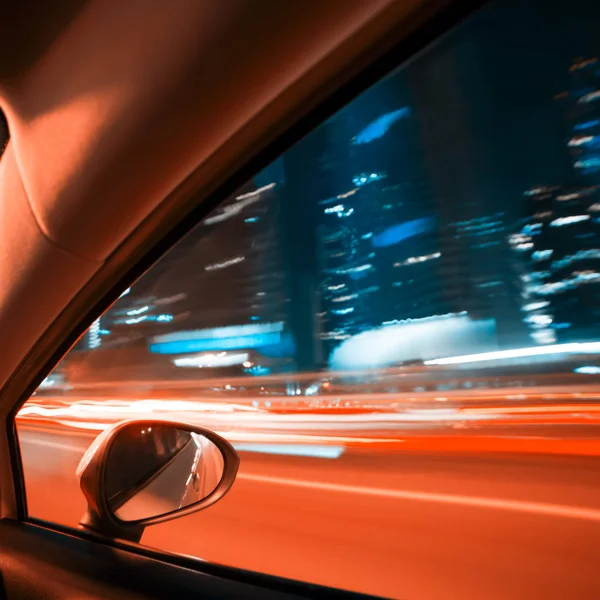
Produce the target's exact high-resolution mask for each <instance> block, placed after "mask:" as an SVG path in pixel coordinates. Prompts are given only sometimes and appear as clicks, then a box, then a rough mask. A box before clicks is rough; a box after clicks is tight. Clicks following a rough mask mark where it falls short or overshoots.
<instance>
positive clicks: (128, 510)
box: [105, 423, 225, 521]
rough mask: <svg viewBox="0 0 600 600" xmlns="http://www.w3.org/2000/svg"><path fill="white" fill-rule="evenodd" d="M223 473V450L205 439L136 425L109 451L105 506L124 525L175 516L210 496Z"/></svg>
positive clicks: (181, 431) (173, 428)
mask: <svg viewBox="0 0 600 600" xmlns="http://www.w3.org/2000/svg"><path fill="white" fill-rule="evenodd" d="M224 470H225V462H224V459H223V454H222V453H221V450H220V449H219V448H218V447H217V446H216V445H215V444H214V443H213V442H212V441H210V440H209V439H208V438H207V437H206V436H204V435H202V434H199V433H194V432H192V431H188V430H185V429H180V428H178V427H176V426H170V425H165V424H160V425H152V424H149V423H144V424H141V425H140V424H134V423H132V424H131V425H130V426H127V427H124V428H123V429H121V430H120V431H119V433H118V434H117V435H116V437H115V439H114V440H113V442H112V443H111V445H110V448H109V450H108V456H107V460H106V469H105V493H106V499H107V504H108V507H109V509H110V510H111V512H112V513H113V514H114V515H115V516H116V517H117V518H118V519H120V520H121V521H138V520H140V519H148V518H151V517H157V516H161V515H164V514H167V513H172V512H174V511H177V510H181V509H183V508H186V507H188V506H190V505H192V504H196V503H198V502H200V501H202V500H204V499H205V498H206V497H208V496H209V495H210V494H211V493H212V492H213V491H214V490H215V489H216V487H217V486H218V485H219V482H220V481H221V479H222V478H223V475H224Z"/></svg>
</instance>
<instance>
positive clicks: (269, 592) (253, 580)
mask: <svg viewBox="0 0 600 600" xmlns="http://www.w3.org/2000/svg"><path fill="white" fill-rule="evenodd" d="M0 539H2V547H1V548H0V577H1V583H2V587H1V588H0V592H1V596H0V597H2V598H6V599H7V600H25V599H29V598H35V599H40V600H45V599H48V600H51V599H54V598H61V599H67V600H68V599H71V598H73V599H75V598H77V599H80V598H86V599H93V598H98V599H103V600H105V599H106V600H110V599H112V598H115V599H117V598H118V599H125V598H127V599H132V600H138V599H139V600H142V599H154V598H165V599H171V598H199V597H201V598H250V599H252V598H256V599H257V600H258V599H262V600H287V599H292V598H302V597H315V596H318V597H321V598H332V599H337V598H340V599H342V598H343V599H346V598H347V599H349V600H350V599H353V598H372V596H363V595H361V594H355V593H350V592H343V591H339V590H334V589H329V588H325V587H321V586H316V585H308V584H305V583H300V582H295V581H291V580H285V579H280V578H277V577H270V576H267V575H259V574H256V573H250V572H245V571H242V570H238V569H232V568H229V567H222V566H219V565H208V564H205V563H202V562H201V561H198V560H195V559H190V558H187V557H178V556H174V555H170V556H169V555H165V554H164V553H155V552H154V551H152V550H150V549H144V548H142V549H140V548H139V547H136V552H135V553H133V552H129V551H128V550H127V549H126V548H125V547H118V544H113V543H112V542H110V543H98V540H94V539H93V538H91V537H90V538H89V539H84V538H83V537H76V536H74V535H69V534H65V533H62V532H58V531H54V530H51V529H48V528H45V527H43V526H41V525H35V524H30V523H20V522H17V521H12V520H9V519H4V520H2V521H0ZM232 543H235V540H232ZM144 554H145V555H144ZM153 554H155V555H156V556H157V557H160V560H158V559H157V558H153V557H152V555H153Z"/></svg>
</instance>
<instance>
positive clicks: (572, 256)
mask: <svg viewBox="0 0 600 600" xmlns="http://www.w3.org/2000/svg"><path fill="white" fill-rule="evenodd" d="M599 67H600V63H599V61H598V60H597V59H595V58H591V59H584V58H580V59H577V60H576V61H575V63H574V64H573V65H572V66H571V68H570V69H569V82H570V83H569V89H568V90H567V91H565V92H563V93H561V94H559V95H558V96H557V97H556V98H557V100H558V101H559V102H560V103H561V106H562V107H563V109H564V110H565V116H566V124H567V129H568V131H567V139H566V148H567V150H568V153H569V155H570V157H571V160H572V165H573V176H572V183H571V184H569V185H556V186H538V187H535V188H532V189H530V190H528V191H526V192H525V198H526V199H527V200H528V203H529V210H528V212H529V215H530V216H529V217H527V218H525V219H524V220H523V221H522V223H520V227H519V229H518V232H517V233H514V234H513V235H511V236H510V238H509V239H510V243H511V246H512V247H513V249H514V250H515V252H517V253H518V254H520V255H521V257H522V273H521V280H522V290H523V291H522V295H523V313H524V317H523V318H524V321H525V323H526V324H527V326H528V328H529V330H530V335H531V338H532V340H533V341H534V342H536V343H553V342H568V341H579V340H591V339H598V337H599V336H600V245H599V240H600V74H599Z"/></svg>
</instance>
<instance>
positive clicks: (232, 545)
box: [20, 424, 600, 600]
mask: <svg viewBox="0 0 600 600" xmlns="http://www.w3.org/2000/svg"><path fill="white" fill-rule="evenodd" d="M93 435H94V434H93V433H85V432H79V431H72V430H68V429H66V428H65V429H63V430H61V429H49V428H47V427H46V428H44V427H41V426H39V427H38V426H36V425H32V424H27V427H26V428H23V429H21V435H20V437H21V445H22V454H23V462H24V467H25V475H26V488H27V495H28V503H29V510H30V514H31V515H32V516H35V517H38V518H42V519H47V520H49V521H55V522H59V523H62V524H67V525H72V526H75V525H76V524H77V522H78V519H79V517H80V516H81V515H82V514H83V511H84V508H85V506H84V501H83V496H82V495H81V492H80V491H79V488H78V482H77V480H76V478H75V468H76V466H77V463H78V461H79V459H80V457H81V455H82V453H83V452H84V450H85V449H86V448H87V446H88V445H89V443H90V442H91V440H92V439H93ZM240 455H241V459H242V461H241V466H240V473H239V476H238V480H237V481H236V483H235V484H234V487H233V489H232V490H231V492H230V493H229V494H228V496H226V497H225V498H224V499H223V500H222V501H221V502H220V503H218V504H217V505H215V506H213V507H211V508H209V509H208V510H207V511H205V512H200V513H196V514H193V515H190V516H188V517H185V518H182V519H180V520H175V521H172V522H170V523H165V524H161V525H156V526H154V527H151V528H149V529H147V531H146V533H145V534H144V537H143V539H142V543H144V544H146V545H149V546H153V547H156V548H160V549H164V550H168V551H172V552H178V553H182V554H188V555H193V556H197V557H202V558H204V559H206V560H210V561H215V562H219V563H223V564H226V565H232V566H236V567H241V568H245V569H251V570H256V571H262V572H266V573H272V574H276V575H279V576H284V577H290V578H295V579H300V580H304V581H310V582H314V583H320V584H324V585H331V586H337V587H342V588H346V589H349V590H354V591H360V592H366V593H371V594H376V595H381V596H386V597H393V598H404V599H407V600H425V599H445V598H461V599H463V600H469V599H481V598H487V599H503V600H504V599H507V598H514V599H521V598H522V599H527V600H531V599H533V598H544V599H545V600H549V599H564V598H578V599H588V598H589V599H590V600H591V599H597V598H600V577H599V576H598V565H599V564H600V563H599V561H600V558H599V555H600V458H597V457H593V456H588V457H585V456H573V455H572V456H561V455H544V454H535V453H513V454H505V453H489V454H487V453H475V452H465V453H457V452H454V453H439V452H438V453H433V452H427V451H418V452H417V451H406V452H397V451H395V452H390V451H386V450H385V449H381V450H373V449H370V450H365V449H363V450H361V449H345V450H344V451H343V452H342V453H341V454H339V455H338V456H337V457H336V456H335V454H329V455H328V454H327V453H324V454H323V457H320V458H319V457H302V456H285V455H278V454H275V455H270V454H264V453H261V452H246V451H243V452H241V453H240ZM325 456H329V458H327V457H325Z"/></svg>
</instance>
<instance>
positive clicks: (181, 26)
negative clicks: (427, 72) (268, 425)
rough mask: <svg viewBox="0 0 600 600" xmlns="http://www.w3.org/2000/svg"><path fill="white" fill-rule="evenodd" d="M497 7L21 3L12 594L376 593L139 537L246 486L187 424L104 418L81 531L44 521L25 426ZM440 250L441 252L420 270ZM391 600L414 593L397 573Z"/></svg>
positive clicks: (4, 133)
mask: <svg viewBox="0 0 600 600" xmlns="http://www.w3.org/2000/svg"><path fill="white" fill-rule="evenodd" d="M486 4H487V2H486V1H485V0H479V1H478V0H285V1H282V0H223V1H219V2H217V1H215V0H152V1H146V2H140V1H134V0H128V1H115V0H63V1H62V2H58V3H57V2H48V1H47V0H21V1H20V2H9V3H8V4H7V6H5V7H3V9H2V16H1V19H0V111H1V113H2V115H3V117H2V120H1V121H0V146H2V147H3V151H2V153H1V157H0V281H1V282H2V285H1V286H0V332H1V339H2V351H1V360H0V597H2V598H6V599H8V600H13V599H14V600H19V599H30V598H31V599H38V598H39V599H46V598H47V599H55V598H56V599H58V598H90V599H91V598H102V599H109V598H115V599H116V598H119V599H121V598H132V599H136V598H140V599H142V598H148V599H150V598H180V597H182V598H188V597H189V598H192V597H194V598H195V597H202V598H257V599H258V598H261V599H263V598H265V599H267V598H273V599H278V598H282V599H283V598H312V597H322V598H368V597H375V596H368V595H365V594H361V593H358V592H352V591H348V589H338V588H337V587H327V586H325V585H317V584H315V583H310V582H303V581H297V580H295V579H291V578H286V577H280V576H276V575H269V574H266V573H259V572H255V571H253V570H251V569H242V568H236V567H233V566H226V565H224V564H218V563H214V562H211V561H208V560H199V559H198V558H195V557H192V556H187V555H182V554H176V553H171V552H166V551H162V550H158V549H155V548H152V547H150V546H146V545H144V543H143V540H142V543H140V540H141V538H142V533H143V532H144V530H145V528H146V527H151V526H152V525H154V524H158V523H162V522H165V521H169V520H171V519H175V518H177V517H179V516H184V515H187V514H190V513H191V512H195V511H199V510H202V509H208V510H209V511H210V510H211V509H210V507H211V506H212V505H213V504H215V503H216V502H218V501H220V500H221V498H222V497H224V496H226V495H227V494H228V493H229V490H230V488H232V486H235V480H236V476H237V474H238V467H239V465H240V456H239V455H238V447H237V446H235V444H233V445H232V443H230V442H229V441H227V440H226V439H225V438H226V437H227V435H225V434H223V437H222V435H221V433H222V432H221V431H219V433H216V432H214V431H212V429H209V428H208V426H207V428H204V427H199V426H196V425H192V424H190V423H188V422H186V421H185V419H183V417H182V418H181V419H178V418H176V417H173V418H170V419H159V418H158V417H157V418H152V419H146V418H141V417H140V418H139V419H137V420H130V421H127V422H121V423H118V424H116V425H113V426H110V427H107V428H106V429H104V431H103V432H102V433H101V434H100V435H99V436H98V437H97V438H96V439H95V441H94V442H93V444H92V445H91V446H90V447H89V449H87V450H86V452H85V454H84V456H83V457H82V458H81V462H79V466H78V468H77V477H78V481H79V484H80V487H81V492H82V499H84V500H85V503H86V504H87V508H86V512H85V513H82V515H81V520H80V522H79V527H78V529H73V528H69V527H66V526H63V525H61V524H58V523H50V522H44V521H42V520H40V519H36V518H35V515H32V514H30V512H28V503H27V490H26V485H25V478H24V474H23V471H24V469H23V460H22V454H21V448H20V444H19V436H18V434H17V426H16V425H15V418H16V416H17V413H18V412H19V410H20V409H21V407H22V406H23V405H24V403H25V402H26V401H27V400H28V399H30V398H31V397H32V396H33V394H34V393H36V390H38V389H39V386H40V385H41V384H42V382H44V381H46V378H47V377H48V375H49V374H50V373H51V372H52V370H53V369H54V368H55V367H56V365H57V364H59V363H60V361H61V359H62V358H63V357H64V356H65V355H66V354H67V353H68V352H69V351H70V349H72V348H73V347H74V346H75V345H76V344H77V343H78V340H80V339H82V336H83V335H84V334H85V333H86V330H88V328H89V327H90V325H92V323H93V322H95V320H96V319H98V318H99V316H100V315H102V314H103V313H104V311H106V310H107V309H108V308H109V307H111V306H113V305H114V304H115V302H117V301H118V300H119V298H120V297H122V295H123V294H124V293H127V292H124V290H129V289H130V286H132V285H135V283H136V282H137V281H138V280H139V279H140V278H141V277H142V276H143V275H144V274H145V273H146V272H147V271H148V270H149V269H150V268H151V267H152V266H153V265H154V264H155V263H156V262H157V261H158V260H159V259H160V258H161V257H163V256H164V255H165V253H167V252H168V251H169V249H171V248H172V247H174V246H175V244H176V243H177V242H178V241H179V240H181V239H182V238H183V237H184V236H185V235H186V234H187V233H188V232H190V231H191V230H192V229H193V228H194V227H195V226H196V225H197V224H198V223H199V222H201V221H202V219H205V218H206V217H207V215H209V214H210V213H211V212H212V211H214V210H215V209H216V208H217V207H219V206H220V205H222V204H223V203H224V201H226V200H227V198H229V197H230V196H231V195H232V194H233V193H234V192H236V190H239V189H240V188H241V186H243V185H244V184H245V183H246V182H247V181H249V180H250V178H252V177H254V176H255V175H256V173H258V172H260V171H261V170H262V169H264V168H265V167H267V166H268V165H270V164H271V163H272V162H273V161H274V160H275V159H277V158H278V157H279V156H281V155H282V153H283V152H285V151H286V150H287V149H288V148H290V147H292V146H293V145H294V144H295V143H296V142H298V141H299V140H302V139H303V138H305V137H306V136H307V135H308V134H309V133H310V132H311V131H313V130H314V129H315V128H317V127H318V126H319V125H321V124H322V123H324V122H326V121H327V119H329V118H330V117H332V115H335V114H336V113H337V112H338V111H339V110H340V109H341V108H342V107H344V106H346V105H347V104H348V103H349V102H351V101H352V100H353V99H354V98H356V97H357V96H359V94H361V93H362V92H363V91H365V90H366V89H368V88H370V87H371V86H373V85H374V84H375V83H376V82H378V81H380V80H382V79H384V78H385V77H386V76H387V75H388V74H389V73H391V72H392V71H393V70H394V69H396V68H397V67H398V66H399V65H405V64H408V63H410V62H411V61H412V60H414V59H415V57H418V56H419V55H420V53H421V52H422V51H423V50H424V49H425V48H429V47H432V46H433V47H435V45H436V44H437V43H438V42H439V41H440V40H443V39H444V38H445V37H446V36H447V35H448V34H449V33H450V32H451V31H453V30H454V29H455V28H456V27H457V26H458V25H460V24H461V23H463V22H465V20H467V19H468V18H469V17H471V16H472V15H473V14H474V13H475V12H476V11H477V10H478V9H480V8H481V7H482V6H484V5H486ZM525 4H526V3H524V5H525ZM375 175H376V174H375V173H374V174H373V175H372V177H373V179H376V177H375ZM365 181H366V179H365ZM363 183H364V182H363ZM359 184H360V182H359ZM359 184H357V187H358V186H359ZM355 191H356V190H354V191H352V192H349V193H354V192H355ZM337 198H340V196H337ZM339 206H342V205H339ZM339 206H334V208H332V209H326V212H327V210H330V211H334V212H335V211H338V212H340V211H341V210H344V208H343V206H342V208H339ZM338 208H339V210H338ZM590 210H591V209H590ZM348 214H349V213H348ZM337 216H340V215H337ZM586 217H587V215H586ZM569 218H572V217H569ZM416 221H417V219H415V222H416ZM300 234H301V232H300ZM370 235H371V236H372V235H373V234H372V233H371V234H370ZM398 235H400V234H398ZM521 243H522V242H521ZM528 243H529V242H528ZM532 245H533V244H532ZM382 246H383V244H382ZM432 257H433V258H438V257H439V253H438V254H435V255H434V253H429V254H425V253H424V254H423V255H422V256H420V257H418V258H417V259H416V260H419V261H426V260H429V259H431V258H432ZM409 260H413V259H409ZM413 262H414V261H413ZM398 265H399V263H397V264H396V265H395V266H396V267H397V266H398ZM484 285H486V284H485V283H484ZM145 309H147V307H144V308H142V309H141V310H145ZM128 314H129V315H131V314H134V313H128ZM466 354H468V353H466ZM242 360H244V361H245V362H244V364H246V363H248V364H251V363H250V362H249V361H248V358H247V357H246V358H245V359H242ZM402 367H404V368H406V369H414V370H419V369H424V368H425V362H424V361H422V360H420V359H419V360H412V361H411V360H407V361H405V362H404V363H403V364H402ZM588 368H591V367H588ZM327 385H329V382H328V383H327ZM469 385H470V384H469ZM298 393H299V392H298ZM311 393H312V392H311ZM307 395H308V392H307ZM436 400H437V398H436ZM441 400H442V401H445V400H446V398H441ZM338 405H339V402H338ZM266 406H269V407H270V404H267V405H266ZM440 410H442V409H440ZM474 418H476V417H474ZM88 433H89V432H88ZM86 439H87V438H86ZM234 446H235V447H234ZM201 459H202V460H203V461H204V463H203V464H202V473H201V475H198V473H199V472H200V471H199V470H197V469H198V464H199V461H201ZM242 461H243V459H242ZM434 468H435V469H442V467H439V466H437V464H436V466H435V467H434ZM284 476H285V473H284V474H283V475H281V474H280V475H279V477H280V478H281V479H283V478H284ZM163 477H164V479H162V483H161V478H163ZM326 485H328V484H326ZM353 485H354V484H353ZM356 486H358V483H357V484H356ZM330 487H331V488H332V489H333V488H335V485H334V484H331V486H330ZM339 487H340V488H342V487H343V486H339ZM349 487H351V486H347V488H348V489H349ZM47 493H48V494H52V493H53V490H49V491H48V492H47ZM453 493H455V494H456V497H458V494H461V493H462V490H460V489H458V490H455V491H454V492H453ZM140 494H141V496H140ZM144 494H146V495H147V496H144ZM392 495H393V494H392ZM416 497H417V496H414V498H412V499H415V498H416ZM140 498H146V499H145V500H143V502H141V503H137V502H138V501H140ZM82 501H83V500H82ZM444 502H446V500H444ZM452 502H454V500H452ZM467 504H468V502H467ZM149 506H150V507H151V508H150V509H149V508H148V507H149ZM471 506H473V507H474V506H476V502H474V501H473V502H471ZM523 506H524V505H523ZM535 506H537V505H535V503H534V502H533V501H532V502H531V503H529V504H527V506H526V510H531V511H533V510H534V508H535ZM513 508H514V507H513V506H509V508H508V510H513ZM503 510H504V508H503ZM516 510H517V509H515V511H516ZM518 510H521V508H519V509H518ZM557 510H558V509H557ZM596 512H597V511H596ZM589 514H591V512H590V513H589ZM589 514H588V516H589ZM577 518H579V516H577ZM590 518H593V519H594V520H597V515H596V513H594V515H592V517H590ZM480 531H481V536H482V537H485V528H484V526H483V525H482V528H481V530H480ZM561 531H562V530H561ZM563 533H564V535H565V536H566V538H568V532H563ZM190 535H201V533H196V532H194V533H192V532H190ZM397 535H398V536H401V535H402V532H398V534H397ZM566 538H565V539H566ZM228 543H230V544H232V545H234V546H235V544H236V539H235V538H234V539H230V540H228ZM500 551H502V552H504V551H506V549H499V552H500ZM401 559H402V558H401V556H399V557H397V560H401ZM393 560H396V558H394V559H393ZM468 568H469V565H468V564H467V563H465V570H468ZM395 597H404V592H403V589H402V584H401V582H399V583H398V585H397V596H396V593H395ZM449 597H452V596H451V595H450V596H449ZM582 597H583V596H582Z"/></svg>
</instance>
